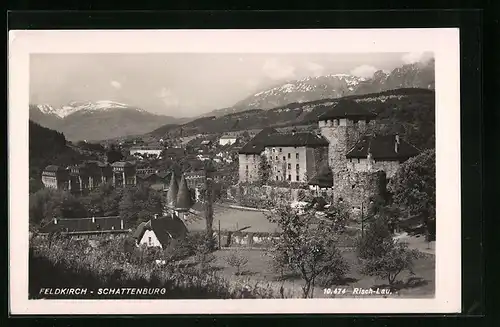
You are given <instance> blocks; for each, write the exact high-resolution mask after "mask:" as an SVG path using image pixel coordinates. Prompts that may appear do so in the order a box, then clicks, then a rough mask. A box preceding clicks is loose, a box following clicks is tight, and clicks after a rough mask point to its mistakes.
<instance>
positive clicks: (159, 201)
mask: <svg viewBox="0 0 500 327" xmlns="http://www.w3.org/2000/svg"><path fill="white" fill-rule="evenodd" d="M162 210H163V198H162V196H161V194H159V193H158V192H157V191H155V190H153V189H151V188H149V187H145V186H136V187H127V188H126V189H125V190H124V193H123V196H122V199H121V201H120V204H119V211H120V216H121V217H123V218H124V219H125V220H126V221H128V222H132V223H134V222H140V221H146V220H149V219H151V217H152V216H154V215H155V214H161V213H162Z"/></svg>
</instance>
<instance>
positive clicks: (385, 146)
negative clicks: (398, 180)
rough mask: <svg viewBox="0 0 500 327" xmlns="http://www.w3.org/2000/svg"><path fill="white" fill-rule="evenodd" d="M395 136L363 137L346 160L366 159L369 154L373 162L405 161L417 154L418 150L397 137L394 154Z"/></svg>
mask: <svg viewBox="0 0 500 327" xmlns="http://www.w3.org/2000/svg"><path fill="white" fill-rule="evenodd" d="M396 138H397V135H394V134H392V135H377V136H373V135H367V136H363V137H362V138H361V139H360V140H359V141H358V142H357V143H356V145H354V147H353V148H352V149H351V150H350V151H349V152H348V153H347V155H346V157H347V158H349V159H350V158H358V159H362V158H367V157H368V153H371V155H372V158H373V159H375V160H406V159H408V158H410V157H413V156H416V155H417V154H419V152H420V151H419V150H418V149H417V148H415V147H414V146H413V145H411V144H409V143H408V142H406V141H405V140H403V139H401V138H400V137H399V145H398V151H397V152H396Z"/></svg>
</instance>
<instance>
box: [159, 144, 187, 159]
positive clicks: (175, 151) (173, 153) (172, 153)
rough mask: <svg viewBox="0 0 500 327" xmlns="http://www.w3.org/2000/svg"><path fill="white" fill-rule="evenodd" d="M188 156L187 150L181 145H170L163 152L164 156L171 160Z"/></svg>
mask: <svg viewBox="0 0 500 327" xmlns="http://www.w3.org/2000/svg"><path fill="white" fill-rule="evenodd" d="M184 156H186V150H185V149H184V148H181V147H169V148H166V149H165V151H164V152H163V158H164V159H166V158H168V159H171V160H176V159H180V158H183V157H184Z"/></svg>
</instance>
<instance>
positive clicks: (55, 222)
mask: <svg viewBox="0 0 500 327" xmlns="http://www.w3.org/2000/svg"><path fill="white" fill-rule="evenodd" d="M54 225H57V218H56V217H54Z"/></svg>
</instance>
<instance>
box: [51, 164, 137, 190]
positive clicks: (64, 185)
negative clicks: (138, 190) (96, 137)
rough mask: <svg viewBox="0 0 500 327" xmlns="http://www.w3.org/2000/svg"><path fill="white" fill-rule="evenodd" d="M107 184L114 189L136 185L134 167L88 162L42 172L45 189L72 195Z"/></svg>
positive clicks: (131, 165)
mask: <svg viewBox="0 0 500 327" xmlns="http://www.w3.org/2000/svg"><path fill="white" fill-rule="evenodd" d="M109 182H110V183H112V184H113V185H114V186H116V187H123V186H128V185H136V184H137V178H136V169H135V165H134V164H132V163H130V162H122V161H118V162H115V163H113V164H112V165H109V164H107V163H102V162H99V161H91V160H88V161H85V162H83V163H80V164H78V165H73V166H69V167H66V168H64V167H60V166H55V165H49V166H47V167H45V169H44V170H43V172H42V183H43V184H44V186H45V187H48V188H56V189H62V190H68V191H70V192H72V193H82V192H83V193H85V192H87V191H90V190H92V189H94V188H96V187H99V186H100V185H102V184H105V183H109Z"/></svg>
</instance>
